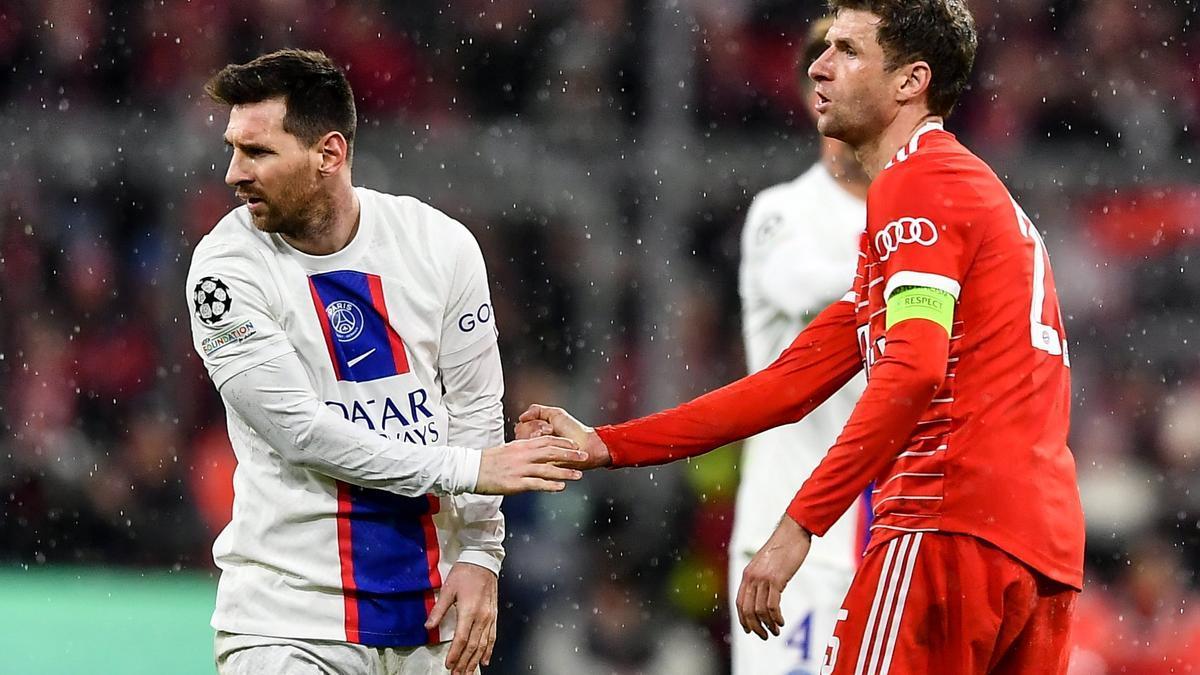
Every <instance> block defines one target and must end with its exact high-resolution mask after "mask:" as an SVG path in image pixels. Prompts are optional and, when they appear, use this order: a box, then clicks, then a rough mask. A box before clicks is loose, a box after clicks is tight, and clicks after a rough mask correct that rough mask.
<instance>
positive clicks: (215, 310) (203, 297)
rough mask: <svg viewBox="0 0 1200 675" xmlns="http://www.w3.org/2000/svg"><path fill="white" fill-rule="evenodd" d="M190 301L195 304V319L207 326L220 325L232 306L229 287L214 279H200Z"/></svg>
mask: <svg viewBox="0 0 1200 675" xmlns="http://www.w3.org/2000/svg"><path fill="white" fill-rule="evenodd" d="M192 300H193V301H194V302H195V303H196V318H198V319H200V321H202V322H203V323H204V324H205V325H208V326H212V325H214V324H217V323H220V321H221V319H223V318H225V316H226V315H227V314H229V309H230V308H231V307H232V306H233V298H232V297H231V296H230V295H229V287H228V286H226V285H225V282H223V281H221V280H220V279H218V278H216V277H204V278H203V279H201V280H200V282H199V283H197V284H196V288H195V290H193V291H192Z"/></svg>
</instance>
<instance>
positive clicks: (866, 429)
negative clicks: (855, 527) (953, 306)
mask: <svg viewBox="0 0 1200 675" xmlns="http://www.w3.org/2000/svg"><path fill="white" fill-rule="evenodd" d="M949 344H950V342H949V335H948V334H947V332H946V330H945V329H944V328H943V327H942V326H939V325H938V324H936V323H933V322H931V321H926V320H924V319H914V320H910V321H904V322H901V323H898V324H896V325H895V326H894V327H893V328H892V329H891V330H889V331H888V333H887V347H886V349H885V352H884V356H883V357H882V358H880V360H879V361H877V362H876V363H875V365H874V367H872V368H871V375H870V378H869V379H868V381H867V388H866V390H865V391H864V392H863V395H862V397H861V398H860V399H859V401H858V404H857V405H855V407H854V412H853V413H852V414H851V415H850V419H849V421H848V422H846V427H845V429H844V430H843V431H842V434H841V436H839V437H838V440H837V443H836V444H835V445H834V446H833V447H832V448H831V449H830V450H829V453H828V454H826V455H825V459H824V460H822V461H821V464H820V465H818V466H817V468H816V470H815V471H813V473H812V475H811V476H809V478H808V480H806V481H805V482H804V485H803V486H802V487H801V488H800V491H799V492H798V493H797V494H796V496H795V498H794V499H793V500H792V502H791V504H790V505H789V506H788V510H787V513H788V515H789V516H791V518H792V519H793V520H795V521H796V522H797V523H799V524H800V525H801V526H803V527H804V528H805V529H806V530H808V531H809V532H812V533H813V534H816V535H823V534H825V532H826V531H827V530H828V529H829V528H830V527H831V526H832V525H833V523H834V522H836V521H837V519H838V518H840V517H841V515H842V514H843V513H845V511H846V509H848V508H849V507H850V505H851V504H852V503H853V502H854V500H855V499H857V498H858V496H859V495H861V494H862V491H863V489H864V488H866V486H867V485H868V484H869V483H870V482H871V481H872V480H873V479H874V478H876V477H877V476H878V475H879V474H880V473H881V472H882V471H883V470H884V469H885V468H886V467H887V466H888V465H889V464H891V463H892V462H893V461H895V459H896V455H897V454H899V453H900V452H901V451H902V450H903V448H904V446H905V444H906V443H907V442H908V440H909V439H910V438H912V434H913V430H914V429H915V428H916V424H917V422H918V421H919V420H920V417H921V414H922V413H924V412H925V410H926V409H927V408H928V407H929V404H930V402H932V400H933V397H934V396H935V395H936V393H937V390H938V388H939V387H940V386H941V385H942V382H943V380H944V379H945V376H946V358H947V354H948V351H949Z"/></svg>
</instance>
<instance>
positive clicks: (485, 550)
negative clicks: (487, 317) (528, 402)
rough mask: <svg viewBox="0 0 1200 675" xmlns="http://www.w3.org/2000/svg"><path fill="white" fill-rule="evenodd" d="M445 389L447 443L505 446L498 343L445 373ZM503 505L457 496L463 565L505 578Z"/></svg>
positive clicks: (484, 498)
mask: <svg viewBox="0 0 1200 675" xmlns="http://www.w3.org/2000/svg"><path fill="white" fill-rule="evenodd" d="M442 384H443V386H444V388H445V390H446V393H445V395H444V396H443V397H442V402H443V404H445V406H446V410H447V413H448V414H449V424H450V426H449V430H448V432H447V434H446V438H447V442H448V443H450V444H451V445H457V446H462V447H474V448H490V447H495V446H498V445H501V444H503V443H504V405H503V398H504V373H503V370H502V368H501V365H500V350H499V349H498V347H497V346H496V344H495V343H493V344H492V345H491V346H490V347H489V348H488V349H487V350H486V351H484V352H483V353H481V354H480V355H479V356H477V357H475V358H474V359H472V360H471V361H468V362H467V363H464V364H461V365H458V366H454V367H452V368H445V369H443V370H442ZM500 502H501V498H500V497H498V496H497V497H492V496H484V495H458V496H456V497H454V508H455V510H456V511H457V517H458V520H459V523H460V526H459V529H458V542H459V544H460V546H462V553H461V554H460V555H459V558H458V559H459V561H460V562H469V563H472V564H475V565H479V566H481V567H485V568H487V569H490V570H492V571H493V572H495V573H497V574H499V573H500V564H501V562H503V560H504V514H503V513H501V511H500Z"/></svg>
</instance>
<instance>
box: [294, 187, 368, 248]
mask: <svg viewBox="0 0 1200 675" xmlns="http://www.w3.org/2000/svg"><path fill="white" fill-rule="evenodd" d="M325 197H326V198H325V199H324V200H321V203H313V204H310V208H309V214H310V215H311V216H312V218H313V220H312V222H311V223H310V224H309V226H308V227H306V228H305V229H304V232H303V234H282V235H281V236H282V237H283V240H284V241H286V242H287V243H288V244H289V245H291V247H292V248H294V249H296V250H297V251H300V252H302V253H307V254H309V255H329V254H331V253H337V252H338V251H340V250H342V249H344V248H346V246H348V245H349V244H350V242H351V241H352V240H353V239H354V235H355V234H356V233H357V232H358V223H359V215H360V212H361V208H362V207H361V206H360V205H359V203H358V195H357V194H356V193H355V192H354V188H353V187H352V186H351V185H350V182H349V181H346V182H345V183H339V184H338V186H337V188H335V189H334V190H333V191H332V192H330V193H328V194H326V195H325ZM314 201H316V200H314Z"/></svg>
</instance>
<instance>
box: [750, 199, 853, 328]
mask: <svg viewBox="0 0 1200 675" xmlns="http://www.w3.org/2000/svg"><path fill="white" fill-rule="evenodd" d="M745 227H746V231H745V235H744V236H743V237H742V266H743V270H744V272H745V274H746V280H747V282H748V283H749V284H750V285H751V286H752V287H753V288H754V289H755V290H757V291H758V293H760V294H761V295H762V296H763V297H764V298H766V299H767V301H768V302H770V304H771V306H772V307H774V308H776V309H777V310H778V311H780V312H782V313H784V314H786V315H788V316H789V317H792V318H795V319H798V318H801V317H803V316H805V315H808V314H815V313H817V312H819V311H821V310H823V309H825V307H827V306H828V305H829V303H830V302H832V301H834V300H837V299H838V298H841V297H842V296H843V295H845V293H846V288H847V286H849V285H850V282H851V280H852V277H853V276H854V274H853V272H854V270H853V269H852V268H847V267H846V264H845V261H844V260H841V259H840V258H839V257H838V256H831V255H827V254H826V252H825V251H824V250H823V248H822V245H823V244H824V242H821V241H813V240H812V238H811V236H808V235H811V232H807V231H806V230H805V223H799V222H794V221H789V220H788V218H787V217H786V215H785V214H784V213H782V212H781V210H780V209H779V208H778V207H776V206H775V205H774V204H773V203H770V202H769V201H768V200H764V199H762V197H759V198H756V199H755V200H754V202H753V203H752V204H751V205H750V209H749V211H748V213H747V214H746V226H745ZM810 229H811V228H810Z"/></svg>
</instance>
